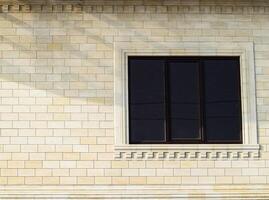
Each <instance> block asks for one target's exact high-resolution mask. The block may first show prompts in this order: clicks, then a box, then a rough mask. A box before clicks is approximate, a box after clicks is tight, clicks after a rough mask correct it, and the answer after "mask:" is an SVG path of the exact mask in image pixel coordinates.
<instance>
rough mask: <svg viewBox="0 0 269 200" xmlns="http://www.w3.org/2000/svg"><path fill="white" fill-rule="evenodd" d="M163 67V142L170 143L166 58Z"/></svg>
mask: <svg viewBox="0 0 269 200" xmlns="http://www.w3.org/2000/svg"><path fill="white" fill-rule="evenodd" d="M164 59H165V65H164V80H165V83H164V84H165V87H164V90H165V91H164V96H165V99H164V101H165V102H164V103H165V120H164V122H165V142H166V143H169V142H170V141H171V133H170V118H169V115H170V110H169V109H170V107H169V67H168V58H167V57H164Z"/></svg>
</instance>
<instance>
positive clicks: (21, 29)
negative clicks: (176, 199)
mask: <svg viewBox="0 0 269 200" xmlns="http://www.w3.org/2000/svg"><path fill="white" fill-rule="evenodd" d="M44 2H45V1H19V3H18V2H15V1H1V2H0V4H1V6H0V11H1V12H0V168H1V169H0V185H2V189H3V190H2V191H1V192H0V195H3V196H2V198H3V199H4V198H5V195H7V194H11V193H12V191H13V190H14V191H16V190H17V189H18V188H20V187H21V186H23V187H25V188H27V186H29V188H36V187H37V188H38V185H39V186H40V185H43V186H46V187H48V191H51V190H53V188H54V187H55V188H61V187H62V188H64V187H65V186H67V185H77V186H76V187H79V186H81V187H84V190H86V191H87V190H88V189H89V188H90V187H88V188H87V186H89V185H93V186H94V187H97V185H100V188H101V187H104V185H107V186H106V189H109V188H110V187H111V189H112V188H113V187H115V186H122V185H129V187H132V186H131V185H134V186H138V188H139V187H140V186H141V185H151V186H152V185H156V187H157V186H158V185H159V186H163V185H168V186H171V187H170V188H173V187H176V186H179V185H180V186H181V187H185V188H183V189H184V190H187V189H190V190H191V189H192V188H191V186H193V188H196V189H195V191H200V190H201V191H202V193H203V191H216V190H217V189H223V188H229V187H228V186H229V185H232V184H233V185H234V186H233V187H232V188H230V189H236V188H237V189H238V190H239V191H243V192H244V191H245V192H248V191H252V190H251V189H255V191H254V192H256V193H258V194H259V195H261V194H263V195H262V197H264V196H265V195H266V194H267V195H268V193H269V190H268V186H267V185H268V184H269V149H268V148H269V3H268V1H247V0H246V1H236V2H235V1H225V2H222V1H217V0H216V1H213V0H208V1H195V0H190V1H180V0H178V1H176V0H174V1H172V0H171V1H146V0H145V1H144V2H143V1H81V3H80V4H77V1H70V2H67V1H62V2H61V1H50V2H49V3H50V4H45V3H44ZM120 41H128V42H132V41H133V42H136V41H137V42H139V41H155V42H156V43H158V42H160V41H162V42H164V41H169V42H175V43H176V42H181V41H205V42H214V41H222V42H225V41H227V42H254V46H255V65H256V86H257V89H256V93H257V111H258V113H257V117H258V140H259V144H260V145H261V151H260V158H257V159H240V158H239V159H234V160H230V159H210V160H207V159H202V160H197V159H190V160H169V159H158V160H150V161H147V160H128V159H126V160H115V159H114V153H113V145H114V134H115V133H114V131H113V97H114V95H113V62H114V60H113V59H114V57H113V54H114V51H113V45H114V42H120ZM8 185H16V186H14V187H12V186H10V188H9V186H8ZM110 185H111V186H110ZM172 185H173V186H172ZM188 186H190V187H189V188H188ZM40 187H41V186H40ZM94 187H93V188H94ZM154 187H155V186H152V191H153V190H154ZM230 187H231V186H230ZM8 188H9V189H10V191H9V189H8ZM12 188H13V189H12ZM100 188H99V189H100ZM114 189H115V188H114ZM121 189H122V188H121ZM181 189H182V188H181ZM175 190H180V188H175ZM35 191H38V189H35ZM63 191H64V190H63ZM66 191H69V190H66ZM104 191H105V189H104ZM124 191H125V190H124ZM125 192H126V191H125ZM193 192H194V191H193ZM237 192H238V191H236V192H235V196H236V194H237ZM126 193H128V192H126ZM138 193H139V192H138ZM171 193H172V192H171ZM186 194H187V193H186ZM134 195H135V194H134ZM262 197H261V198H262ZM61 198H64V197H61ZM78 198H79V197H78ZM154 198H157V197H154ZM171 198H172V197H171ZM201 198H202V197H201ZM238 198H240V197H238ZM253 198H254V197H253ZM255 198H258V195H256V196H255Z"/></svg>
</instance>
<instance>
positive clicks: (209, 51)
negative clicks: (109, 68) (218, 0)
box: [114, 42, 259, 159]
mask: <svg viewBox="0 0 269 200" xmlns="http://www.w3.org/2000/svg"><path fill="white" fill-rule="evenodd" d="M114 45H115V46H114V53H115V54H114V122H115V124H114V125H115V129H114V130H115V158H118V159H158V158H160V159H163V158H169V159H184V158H185V159H186V158H257V157H259V144H258V140H257V138H258V137H257V119H256V94H255V91H256V87H255V65H254V45H253V43H251V42H234V43H229V42H178V43H176V42H173V43H172V42H116V43H115V44H114ZM128 56H239V57H240V76H241V77H240V78H241V105H242V137H243V144H129V138H128V137H129V133H128V130H129V129H128V71H127V70H128Z"/></svg>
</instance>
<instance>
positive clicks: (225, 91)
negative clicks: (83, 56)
mask: <svg viewBox="0 0 269 200" xmlns="http://www.w3.org/2000/svg"><path fill="white" fill-rule="evenodd" d="M114 50H115V53H114V127H115V129H114V130H115V131H114V136H115V145H114V156H115V159H161V160H162V159H193V158H196V159H219V158H221V159H227V158H229V159H238V158H250V159H252V158H258V157H259V155H260V154H259V149H260V145H259V144H258V133H257V119H256V110H257V109H256V86H255V85H256V81H255V62H254V61H255V59H254V45H253V43H252V42H227V41H225V42H220V41H216V42H206V41H203V42H193V41H191V42H176V43H175V42H168V41H164V42H156V41H145V42H144V41H143V42H142V41H141V42H137V41H136V42H133V41H126V42H115V45H114ZM151 63H153V64H151ZM227 66H228V67H227ZM239 68H240V69H239ZM153 69H154V70H153ZM132 70H133V71H132ZM145 70H146V71H145ZM212 74H213V75H214V76H212ZM137 76H139V77H137ZM179 77H181V78H180V79H179ZM227 77H229V78H227ZM136 86H137V87H136ZM153 86H154V87H153ZM201 86H203V87H201ZM223 86H225V87H223ZM220 87H222V89H221V90H219V89H218V88H220ZM139 88H143V90H140V89H139ZM186 88H192V90H191V89H189V90H186V91H184V90H185V89H186ZM133 89H135V90H133ZM145 91H147V92H145ZM182 91H184V92H182ZM195 91H196V92H195ZM143 92H144V94H146V96H145V95H144V94H143ZM132 93H133V94H132ZM149 93H152V94H151V95H149ZM182 94H183V95H182ZM139 95H141V96H139ZM153 95H154V96H153ZM143 97H144V98H145V99H143ZM132 98H133V99H132ZM158 98H159V99H158ZM218 99H220V101H223V102H218V101H219V100H218ZM151 101H152V102H153V103H152V102H151ZM148 103H150V104H148ZM183 103H184V104H183ZM180 104H182V105H180ZM183 105H184V106H183ZM184 118H186V119H189V120H184ZM142 125H146V126H148V127H145V126H142ZM183 125H184V126H183ZM147 129H151V131H149V130H147ZM152 130H153V131H152ZM186 130H187V131H186ZM152 136H154V137H152Z"/></svg>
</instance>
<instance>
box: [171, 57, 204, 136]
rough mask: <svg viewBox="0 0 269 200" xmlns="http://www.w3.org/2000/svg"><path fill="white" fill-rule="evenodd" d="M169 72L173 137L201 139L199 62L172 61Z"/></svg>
mask: <svg viewBox="0 0 269 200" xmlns="http://www.w3.org/2000/svg"><path fill="white" fill-rule="evenodd" d="M168 72H169V74H168V80H169V84H168V85H169V98H168V99H169V108H170V115H169V116H168V117H169V118H170V119H169V122H170V130H169V132H170V134H171V139H172V140H174V139H175V140H178V139H182V140H185V139H199V138H201V136H200V132H199V127H200V124H199V63H198V62H191V61H171V62H169V64H168Z"/></svg>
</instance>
